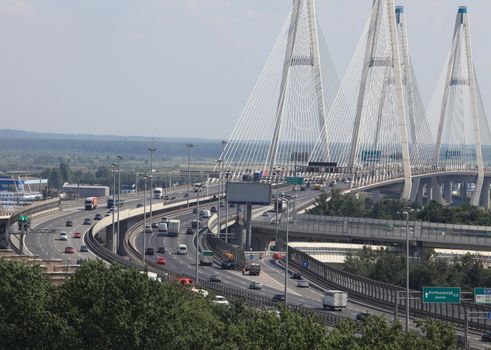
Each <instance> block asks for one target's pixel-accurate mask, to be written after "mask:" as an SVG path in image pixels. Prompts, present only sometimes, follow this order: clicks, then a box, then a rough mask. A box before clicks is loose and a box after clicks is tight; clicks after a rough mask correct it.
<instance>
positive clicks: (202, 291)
mask: <svg viewBox="0 0 491 350" xmlns="http://www.w3.org/2000/svg"><path fill="white" fill-rule="evenodd" d="M191 291H193V292H195V293H198V294H200V295H202V296H204V297H205V298H206V297H207V296H208V295H209V294H210V293H209V292H208V291H207V290H205V289H196V288H191Z"/></svg>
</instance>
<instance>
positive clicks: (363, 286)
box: [289, 247, 491, 331]
mask: <svg viewBox="0 0 491 350" xmlns="http://www.w3.org/2000/svg"><path fill="white" fill-rule="evenodd" d="M289 257H290V263H291V264H292V265H293V266H294V267H295V268H296V269H298V270H300V271H301V272H302V273H304V274H309V276H310V277H314V278H316V281H318V282H319V283H323V284H325V285H327V286H329V287H331V288H336V289H340V290H344V291H347V292H348V293H349V294H350V295H351V296H353V297H355V298H356V299H362V300H364V301H367V302H370V303H372V304H374V305H378V306H380V307H383V308H386V309H388V310H395V305H396V294H397V291H404V290H405V289H404V288H401V287H398V286H395V285H392V284H389V283H384V282H379V281H375V280H372V279H369V278H366V277H361V276H358V275H355V274H352V273H349V272H346V271H343V270H341V269H338V268H335V267H332V266H329V265H327V264H324V263H322V262H320V261H318V260H316V259H314V258H313V257H311V256H309V255H308V254H306V253H303V252H301V251H299V250H297V249H294V248H292V247H289ZM409 306H410V314H411V315H413V316H416V317H432V318H438V319H441V320H444V321H449V322H452V323H456V324H458V325H460V326H463V325H464V322H465V313H466V312H467V311H481V312H491V307H490V306H484V305H480V304H475V303H471V302H465V301H464V302H462V303H461V304H434V303H432V304H430V303H427V304H425V303H423V302H422V301H421V300H416V299H411V300H410V302H409ZM399 312H400V313H401V314H402V313H403V312H405V300H399ZM469 325H470V327H471V328H472V329H475V330H479V331H485V330H489V329H490V327H491V321H489V320H477V321H473V322H470V323H469Z"/></svg>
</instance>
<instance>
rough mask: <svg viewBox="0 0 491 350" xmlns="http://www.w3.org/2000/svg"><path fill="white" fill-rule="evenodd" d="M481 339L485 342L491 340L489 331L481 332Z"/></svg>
mask: <svg viewBox="0 0 491 350" xmlns="http://www.w3.org/2000/svg"><path fill="white" fill-rule="evenodd" d="M481 340H482V341H485V342H491V331H489V332H485V333H483V335H481Z"/></svg>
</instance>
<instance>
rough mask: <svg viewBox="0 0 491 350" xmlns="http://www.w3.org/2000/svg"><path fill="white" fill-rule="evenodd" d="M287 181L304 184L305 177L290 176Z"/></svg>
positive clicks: (291, 183) (288, 182)
mask: <svg viewBox="0 0 491 350" xmlns="http://www.w3.org/2000/svg"><path fill="white" fill-rule="evenodd" d="M286 183H287V184H289V185H303V184H304V179H303V177H293V176H289V177H287V178H286Z"/></svg>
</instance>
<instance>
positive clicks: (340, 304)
mask: <svg viewBox="0 0 491 350" xmlns="http://www.w3.org/2000/svg"><path fill="white" fill-rule="evenodd" d="M322 306H323V307H324V309H330V310H342V309H344V308H345V307H346V306H348V293H346V292H343V291H340V290H326V292H325V294H324V296H323V297H322Z"/></svg>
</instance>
